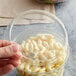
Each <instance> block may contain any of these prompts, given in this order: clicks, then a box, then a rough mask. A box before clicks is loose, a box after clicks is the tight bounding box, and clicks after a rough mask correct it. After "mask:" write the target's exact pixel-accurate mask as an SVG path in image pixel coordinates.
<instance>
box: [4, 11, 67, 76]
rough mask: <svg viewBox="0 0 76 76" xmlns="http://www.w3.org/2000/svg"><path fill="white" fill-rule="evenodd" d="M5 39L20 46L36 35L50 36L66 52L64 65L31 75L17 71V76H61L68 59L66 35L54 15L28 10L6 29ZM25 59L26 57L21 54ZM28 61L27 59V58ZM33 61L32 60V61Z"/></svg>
mask: <svg viewBox="0 0 76 76" xmlns="http://www.w3.org/2000/svg"><path fill="white" fill-rule="evenodd" d="M6 31H7V32H5V38H6V39H8V40H10V41H15V42H17V43H18V44H21V43H22V41H25V40H27V39H28V38H29V37H32V36H36V35H37V34H52V35H53V36H54V37H55V39H56V40H57V41H59V42H60V43H61V44H62V45H63V46H64V48H65V50H66V54H67V56H66V59H65V61H64V63H63V64H62V65H61V66H60V67H59V68H57V69H56V70H51V71H50V72H47V73H32V72H28V71H26V70H20V69H19V68H18V69H17V70H18V74H19V76H62V75H63V69H64V65H65V62H66V60H67V58H68V35H67V31H66V29H65V26H64V24H63V23H62V22H61V20H60V19H58V18H57V17H56V16H55V15H53V14H51V13H49V12H47V11H43V10H29V11H25V12H23V13H22V14H20V15H19V16H17V17H16V18H15V19H14V20H13V21H12V22H11V24H10V26H8V27H7V30H6ZM8 33H9V35H8ZM23 57H24V58H26V55H24V54H23ZM27 59H28V60H30V58H29V57H27ZM33 61H34V60H33Z"/></svg>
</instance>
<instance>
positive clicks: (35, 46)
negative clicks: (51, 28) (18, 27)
mask: <svg viewBox="0 0 76 76" xmlns="http://www.w3.org/2000/svg"><path fill="white" fill-rule="evenodd" d="M21 46H22V48H23V53H24V54H25V56H27V57H29V58H32V59H34V61H25V62H22V63H21V65H20V66H19V68H20V69H22V68H23V69H24V70H25V71H29V72H35V73H42V72H50V70H52V69H57V68H58V67H59V66H61V65H62V64H63V63H64V60H65V54H63V53H64V52H65V50H64V47H63V45H62V44H61V43H60V42H57V41H56V40H55V38H54V36H52V35H49V34H39V35H37V36H36V37H30V38H29V39H28V40H26V41H23V42H22V45H21ZM31 53H34V54H35V55H32V57H31V56H30V54H31ZM23 60H24V59H23ZM35 60H37V61H35ZM24 63H25V64H24Z"/></svg>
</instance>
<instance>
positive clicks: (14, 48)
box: [0, 40, 22, 76]
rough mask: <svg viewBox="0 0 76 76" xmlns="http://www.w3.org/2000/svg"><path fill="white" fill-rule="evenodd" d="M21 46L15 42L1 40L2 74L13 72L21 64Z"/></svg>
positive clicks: (0, 62) (0, 71)
mask: <svg viewBox="0 0 76 76" xmlns="http://www.w3.org/2000/svg"><path fill="white" fill-rule="evenodd" d="M20 51H21V49H20V46H19V45H18V44H17V43H15V42H9V41H7V40H0V76H3V75H5V74H7V73H9V72H11V71H12V70H13V69H14V68H15V67H17V66H18V65H19V64H20V60H21V58H22V55H21V52H20Z"/></svg>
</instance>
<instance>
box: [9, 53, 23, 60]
mask: <svg viewBox="0 0 76 76" xmlns="http://www.w3.org/2000/svg"><path fill="white" fill-rule="evenodd" d="M21 58H22V54H21V52H18V53H17V54H15V55H14V56H12V57H10V58H9V59H13V60H20V59H21Z"/></svg>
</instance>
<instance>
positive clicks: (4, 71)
mask: <svg viewBox="0 0 76 76" xmlns="http://www.w3.org/2000/svg"><path fill="white" fill-rule="evenodd" d="M13 69H14V66H13V65H11V64H9V65H6V66H4V67H3V68H0V76H1V75H4V74H7V73H9V72H10V71H12V70H13Z"/></svg>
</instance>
